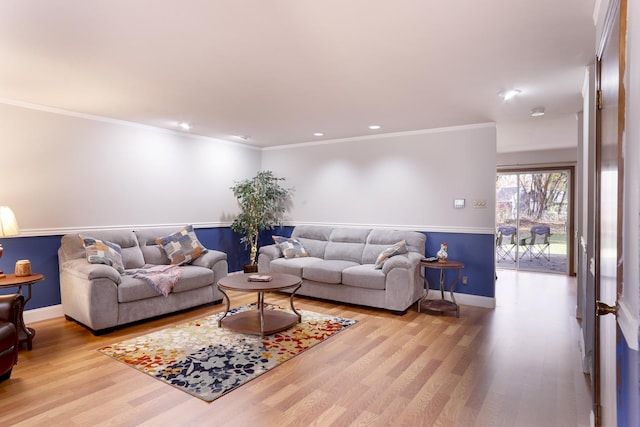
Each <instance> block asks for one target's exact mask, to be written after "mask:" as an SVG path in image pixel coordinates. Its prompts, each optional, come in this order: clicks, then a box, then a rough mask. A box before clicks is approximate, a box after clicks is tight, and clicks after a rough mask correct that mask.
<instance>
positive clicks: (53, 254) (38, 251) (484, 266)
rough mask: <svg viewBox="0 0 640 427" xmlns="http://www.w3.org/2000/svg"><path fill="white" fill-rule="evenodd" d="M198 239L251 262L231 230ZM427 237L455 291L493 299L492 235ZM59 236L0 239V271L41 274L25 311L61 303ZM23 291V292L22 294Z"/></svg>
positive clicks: (265, 237)
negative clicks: (452, 263)
mask: <svg viewBox="0 0 640 427" xmlns="http://www.w3.org/2000/svg"><path fill="white" fill-rule="evenodd" d="M292 231H293V227H281V228H278V229H275V230H269V231H266V232H263V233H262V234H261V235H260V245H261V246H262V245H268V244H271V243H273V240H272V238H271V236H272V235H274V234H277V235H281V236H290V235H291V232H292ZM196 234H197V236H198V239H200V241H201V242H202V244H203V245H204V246H205V247H207V248H210V249H217V250H220V251H223V252H226V253H227V257H228V262H229V271H231V272H232V271H240V270H242V266H243V265H244V264H246V263H247V262H248V261H249V252H248V250H246V249H245V248H244V247H243V245H241V244H240V243H239V242H240V236H239V235H238V234H236V233H234V232H233V231H232V230H231V229H230V228H229V227H220V228H198V229H196ZM424 234H425V235H426V236H427V244H426V253H427V256H429V255H435V254H436V252H437V251H438V249H439V248H440V244H441V243H442V242H447V244H448V246H449V258H451V259H454V260H458V261H461V262H463V263H464V265H465V267H464V269H463V270H462V275H463V276H467V277H468V279H469V284H468V285H462V283H458V284H457V285H456V289H455V291H456V293H462V294H470V295H478V296H483V297H491V298H493V297H494V296H495V265H494V258H493V250H494V236H493V235H487V234H469V233H430V232H429V233H427V232H425V233H424ZM61 237H62V236H59V235H57V236H38V237H16V238H10V239H0V244H2V246H3V247H4V255H3V257H2V258H1V259H0V269H2V270H4V272H5V273H13V271H14V266H15V263H16V261H18V260H20V259H28V260H30V261H31V267H32V270H33V272H34V273H42V274H44V276H45V280H44V281H42V282H39V283H37V284H35V285H34V286H33V298H32V299H31V301H29V304H28V305H27V307H26V309H27V310H30V309H34V308H41V307H48V306H51V305H58V304H60V281H59V279H58V248H59V247H60V238H61ZM453 274H454V272H452V271H450V272H447V284H448V283H449V282H450V281H451V280H452V278H453ZM427 279H428V280H429V283H430V284H431V287H432V288H435V287H436V286H437V284H438V283H439V278H438V272H437V270H430V271H428V272H427ZM15 291H16V289H15V288H5V289H0V294H8V293H13V292H15ZM25 291H26V290H25Z"/></svg>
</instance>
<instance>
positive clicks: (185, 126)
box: [176, 122, 191, 130]
mask: <svg viewBox="0 0 640 427" xmlns="http://www.w3.org/2000/svg"><path fill="white" fill-rule="evenodd" d="M176 126H178V127H179V128H180V129H182V130H189V129H191V125H190V124H189V123H187V122H178V123H176Z"/></svg>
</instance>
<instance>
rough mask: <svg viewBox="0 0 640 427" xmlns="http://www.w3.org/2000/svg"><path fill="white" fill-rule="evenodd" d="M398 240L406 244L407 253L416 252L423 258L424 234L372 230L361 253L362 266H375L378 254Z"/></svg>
mask: <svg viewBox="0 0 640 427" xmlns="http://www.w3.org/2000/svg"><path fill="white" fill-rule="evenodd" d="M400 240H404V241H406V242H407V250H409V252H418V253H420V254H422V255H423V256H424V254H425V243H426V241H427V237H426V236H425V235H424V234H422V233H420V232H417V231H404V230H386V229H373V230H371V233H369V236H368V237H367V245H366V246H365V248H364V251H363V252H362V264H375V262H376V259H377V258H378V255H380V252H382V251H383V250H384V249H386V248H387V247H389V246H390V245H392V244H394V243H396V242H398V241H400Z"/></svg>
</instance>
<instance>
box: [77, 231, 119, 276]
mask: <svg viewBox="0 0 640 427" xmlns="http://www.w3.org/2000/svg"><path fill="white" fill-rule="evenodd" d="M80 241H81V242H82V246H84V249H85V253H86V255H87V261H89V262H90V263H91V264H104V265H110V266H111V267H113V268H115V269H116V270H118V273H120V274H123V273H124V263H123V262H122V248H121V247H120V245H118V244H117V243H113V242H109V241H107V240H100V239H96V238H93V237H89V236H83V235H82V234H81V235H80Z"/></svg>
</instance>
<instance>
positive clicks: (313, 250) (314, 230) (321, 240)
mask: <svg viewBox="0 0 640 427" xmlns="http://www.w3.org/2000/svg"><path fill="white" fill-rule="evenodd" d="M332 230H333V228H332V227H322V226H314V225H299V226H297V227H296V228H294V229H293V232H292V233H291V237H293V238H295V239H297V240H298V242H300V243H301V244H302V246H303V247H304V249H305V250H306V251H307V254H308V255H309V256H310V257H316V258H324V251H325V249H326V247H327V242H328V241H329V236H330V235H331V231H332Z"/></svg>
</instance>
